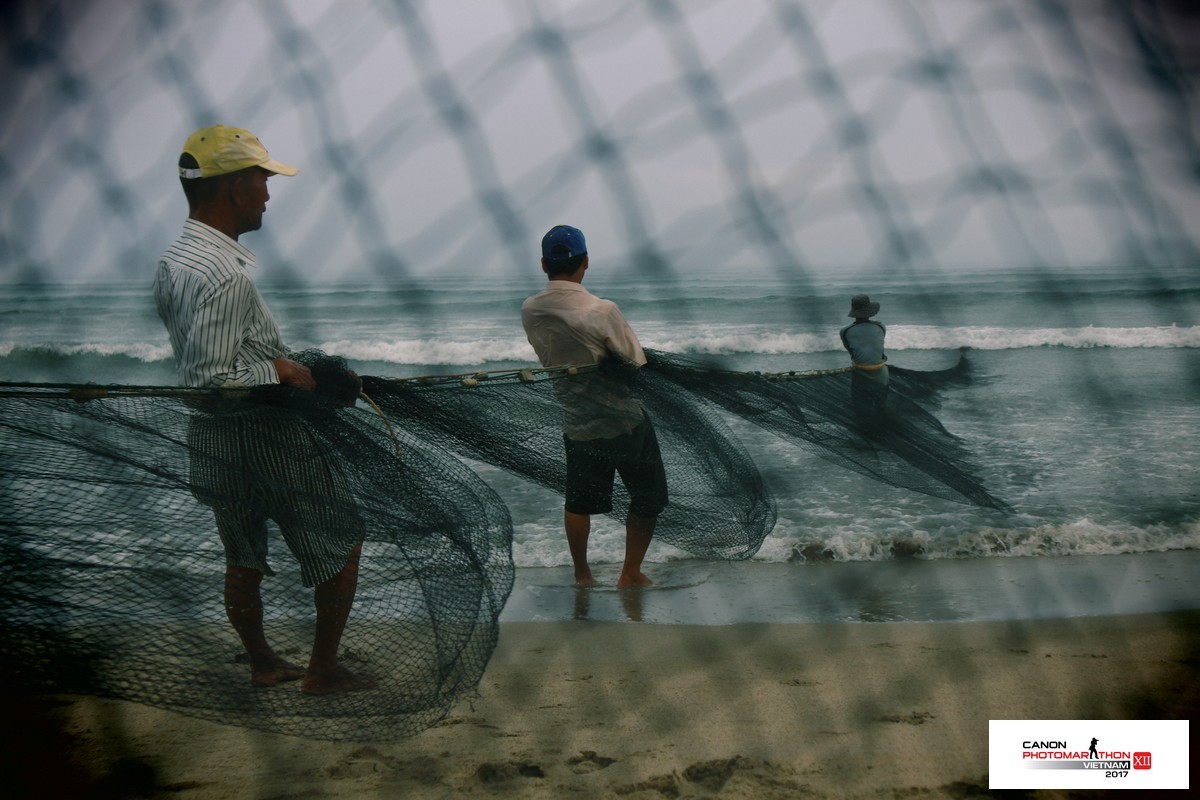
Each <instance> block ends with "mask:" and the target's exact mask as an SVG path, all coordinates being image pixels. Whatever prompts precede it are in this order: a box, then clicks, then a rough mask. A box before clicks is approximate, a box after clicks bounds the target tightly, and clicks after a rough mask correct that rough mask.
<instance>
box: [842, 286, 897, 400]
mask: <svg viewBox="0 0 1200 800" xmlns="http://www.w3.org/2000/svg"><path fill="white" fill-rule="evenodd" d="M878 313H879V303H874V302H872V301H871V298H870V297H868V296H867V295H865V294H856V295H854V297H852V298H850V313H849V314H848V315H847V316H850V317H853V318H854V322H852V323H850V324H849V325H847V326H846V327H844V328H842V329H841V331H840V332H839V333H840V336H841V339H842V346H843V347H845V348H846V350H847V351H849V353H850V362H851V364H853V366H854V370H853V374H852V375H851V397H852V399H853V402H854V408H855V411H856V412H857V413H858V414H859V415H860V417H863V416H864V415H866V416H867V417H871V416H877V415H878V414H879V413H881V412H882V411H883V406H884V403H885V402H886V400H887V385H888V367H887V354H886V353H884V351H883V340H884V337H885V336H886V335H887V328H886V327H884V325H883V323H882V322H879V321H878V320H874V319H871V317H873V316H875V315H876V314H878Z"/></svg>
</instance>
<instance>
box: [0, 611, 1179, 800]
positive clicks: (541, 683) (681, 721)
mask: <svg viewBox="0 0 1200 800" xmlns="http://www.w3.org/2000/svg"><path fill="white" fill-rule="evenodd" d="M1198 665H1200V612H1193V611H1188V612H1174V613H1162V614H1139V615H1126V616H1106V617H1083V618H1067V619H1048V620H1038V621H1004V622H1000V621H984V622H932V623H930V622H922V623H915V622H902V623H883V624H880V623H827V624H824V623H822V624H736V625H721V626H699V625H656V624H639V623H633V622H607V621H594V620H571V621H556V622H506V623H504V624H503V625H502V632H501V636H500V643H499V646H498V648H497V650H496V652H495V654H494V656H493V658H492V660H491V661H490V663H489V665H488V668H487V671H486V673H485V674H484V677H483V680H482V681H481V684H480V686H479V691H478V694H477V696H475V697H472V698H468V699H466V700H464V701H463V702H461V703H460V704H459V705H458V706H457V707H455V708H454V709H453V710H452V712H451V713H450V715H449V716H448V717H447V718H446V719H445V720H444V721H442V722H441V723H440V724H438V725H436V726H435V727H433V728H431V729H429V730H427V731H425V732H424V733H421V734H419V735H417V736H414V737H412V738H410V739H407V740H403V741H400V742H393V743H386V744H382V743H375V744H372V743H329V742H323V741H316V740H308V739H301V738H295V737H287V736H279V735H273V734H268V733H261V732H255V731H249V730H245V729H241V728H234V727H228V726H222V725H217V724H213V723H210V722H205V721H200V720H195V719H192V718H189V717H185V716H181V715H179V714H176V713H172V712H167V711H162V710H159V709H155V708H151V707H147V706H143V705H138V704H133V703H125V702H117V701H111V700H101V699H96V698H89V697H74V696H56V697H44V698H33V699H30V698H21V699H19V700H18V701H17V702H16V703H15V705H17V708H16V709H14V711H15V712H16V713H18V714H22V715H23V716H25V718H27V719H31V720H32V722H33V725H32V727H31V728H29V729H28V731H27V734H25V735H22V736H21V737H20V738H19V740H18V741H17V742H15V743H13V744H12V745H10V746H9V748H8V749H7V751H6V753H5V758H4V762H5V766H4V771H5V772H6V773H8V776H7V777H6V779H5V785H6V787H8V790H6V792H5V793H6V795H7V796H9V797H56V798H57V797H132V796H137V797H161V798H166V797H172V798H188V799H189V800H192V799H193V798H194V799H195V800H215V798H247V797H255V798H285V797H289V798H290V797H296V798H299V797H304V798H326V797H330V798H333V797H346V798H350V797H356V798H363V797H371V798H374V797H379V798H384V797H387V798H392V797H405V798H410V797H413V798H451V797H464V796H465V797H514V798H516V797H520V798H561V797H579V798H592V797H595V798H605V797H624V798H663V797H668V798H674V797H697V798H702V797H722V798H792V797H797V798H799V797H880V796H888V797H891V796H895V793H896V792H900V793H902V794H903V795H904V796H911V797H921V796H953V797H966V796H973V795H976V794H983V793H985V792H986V787H987V768H988V767H987V763H988V750H987V743H988V727H987V725H988V720H989V719H1077V718H1093V719H1139V718H1140V719H1172V718H1183V719H1187V718H1190V717H1194V716H1195V713H1196V711H1197V710H1198V708H1200V682H1198V681H1197V680H1196V677H1197V668H1198ZM280 690H286V689H280ZM8 702H10V703H11V702H13V701H12V700H11V698H10V700H9V701H8ZM10 718H11V717H10ZM13 789H15V790H16V791H15V793H14V792H13V791H12V790H13Z"/></svg>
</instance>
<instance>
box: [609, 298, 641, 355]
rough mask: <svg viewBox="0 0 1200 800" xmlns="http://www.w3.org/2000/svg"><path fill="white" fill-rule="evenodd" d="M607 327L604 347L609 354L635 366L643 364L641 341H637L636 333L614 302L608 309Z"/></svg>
mask: <svg viewBox="0 0 1200 800" xmlns="http://www.w3.org/2000/svg"><path fill="white" fill-rule="evenodd" d="M607 327H608V331H607V335H606V336H605V338H604V347H605V349H606V350H608V352H609V354H610V355H613V356H616V358H617V359H619V360H621V361H624V362H627V363H628V364H629V365H631V366H633V367H635V368H636V367H642V366H644V365H645V363H646V353H645V351H643V350H642V343H641V342H639V341H638V338H637V334H635V333H634V332H633V328H631V327H629V323H628V322H626V321H625V317H623V316H622V315H621V311H620V309H618V308H617V305H616V303H613V304H612V305H611V308H610V310H609V318H608V325H607Z"/></svg>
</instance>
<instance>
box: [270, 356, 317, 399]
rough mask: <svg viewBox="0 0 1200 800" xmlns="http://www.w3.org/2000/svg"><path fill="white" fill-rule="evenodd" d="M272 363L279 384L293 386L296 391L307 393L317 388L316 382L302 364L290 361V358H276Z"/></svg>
mask: <svg viewBox="0 0 1200 800" xmlns="http://www.w3.org/2000/svg"><path fill="white" fill-rule="evenodd" d="M273 363H274V364H275V371H276V372H278V373H279V382H280V383H283V384H287V385H288V386H295V387H296V388H297V389H304V390H305V391H307V392H311V391H312V390H313V389H316V388H317V382H316V381H315V380H313V376H312V372H310V371H309V369H308V367H306V366H304V365H303V364H299V363H297V362H295V361H292V360H291V359H290V358H276V359H274V360H273Z"/></svg>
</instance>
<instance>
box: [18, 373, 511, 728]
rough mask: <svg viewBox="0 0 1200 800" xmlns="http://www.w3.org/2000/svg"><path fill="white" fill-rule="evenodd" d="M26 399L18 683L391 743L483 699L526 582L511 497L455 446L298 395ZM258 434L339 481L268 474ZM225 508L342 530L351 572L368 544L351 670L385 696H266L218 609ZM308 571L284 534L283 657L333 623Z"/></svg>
mask: <svg viewBox="0 0 1200 800" xmlns="http://www.w3.org/2000/svg"><path fill="white" fill-rule="evenodd" d="M23 394H24V395H25V396H23V397H20V398H14V397H9V398H7V399H6V400H5V401H4V405H5V414H4V421H3V422H2V423H0V456H2V457H3V459H4V463H5V469H4V471H3V473H2V477H0V494H2V495H3V502H0V508H2V509H3V510H0V532H2V534H3V537H2V540H0V547H2V548H3V559H2V561H0V564H2V567H0V574H2V581H0V582H2V583H3V588H0V620H2V626H3V630H2V634H0V661H2V662H3V663H2V668H3V669H4V671H5V673H6V674H9V675H11V676H13V678H14V680H15V682H16V685H19V686H23V687H26V688H35V689H54V690H57V691H66V692H76V693H84V694H96V695H100V696H108V697H118V698H124V699H130V700H134V701H138V702H142V703H146V704H150V705H156V706H161V707H164V708H170V709H174V710H176V711H180V712H183V713H187V714H190V715H194V716H198V717H202V718H205V719H211V720H219V721H221V722H225V723H229V724H236V725H243V726H247V727H254V728H263V729H267V730H273V731H276V732H280V733H287V734H291V735H298V736H306V737H312V738H324V739H378V740H388V739H394V738H397V737H399V736H404V735H408V734H411V733H414V732H416V731H418V730H422V729H424V728H425V727H427V726H428V725H429V724H431V723H432V722H434V721H436V720H438V719H440V718H441V717H442V716H443V715H444V714H445V713H446V712H447V711H448V710H449V708H450V707H451V706H452V705H453V704H454V703H455V702H457V701H458V700H459V699H460V698H461V697H462V695H463V694H464V693H465V692H468V691H471V690H473V689H474V688H475V686H476V685H477V684H478V681H479V678H480V676H481V674H482V672H483V669H484V666H485V665H486V663H487V660H488V658H489V657H490V655H491V652H492V649H493V647H494V646H495V642H496V636H497V624H496V621H497V617H498V615H499V613H500V610H501V608H502V607H503V605H504V601H505V600H506V599H507V597H508V592H509V590H510V589H511V586H512V580H513V565H512V552H511V537H512V526H511V523H510V521H509V516H508V511H507V509H506V508H505V506H504V504H503V503H502V502H501V501H500V500H499V498H498V497H497V496H496V494H495V493H494V492H493V491H492V490H491V489H490V488H489V487H487V485H485V484H484V483H483V481H482V480H480V479H479V478H478V477H476V475H475V474H474V473H473V472H471V471H470V470H468V469H466V468H465V467H464V466H463V465H462V464H461V463H460V462H458V461H456V460H455V459H453V458H451V457H448V456H447V455H446V454H444V453H443V452H442V451H441V450H440V449H438V448H436V447H432V446H430V444H429V443H427V442H424V441H422V440H421V439H420V438H417V437H413V436H412V435H410V434H409V433H407V432H405V431H404V430H402V429H392V430H388V429H387V427H386V426H384V425H383V424H381V422H380V419H379V417H378V416H377V415H375V414H373V413H362V412H359V411H356V410H352V409H349V408H346V407H344V406H343V405H342V404H341V402H340V401H339V402H336V403H335V402H332V401H326V400H324V399H322V398H320V397H317V398H314V397H312V396H311V395H310V396H305V395H304V393H298V392H295V391H293V390H289V389H286V388H284V387H280V386H274V387H262V388H260V389H256V390H254V391H252V392H243V393H241V394H240V396H239V395H238V393H234V396H232V397H231V396H229V394H228V393H227V394H226V396H225V397H221V396H220V395H214V393H213V392H205V391H203V390H199V391H193V392H189V391H188V390H177V391H175V392H171V390H165V391H164V390H158V392H157V393H156V392H155V390H133V391H131V393H130V394H129V395H128V396H119V395H120V392H119V391H117V390H115V389H114V390H112V391H111V392H107V394H109V396H106V397H103V398H100V397H94V399H84V398H86V397H87V396H88V395H87V394H86V393H83V394H81V393H79V392H76V397H77V398H79V399H71V398H70V397H68V396H64V395H65V394H66V393H64V392H62V391H56V390H53V389H47V388H33V387H31V388H29V389H28V391H26V392H24V393H23ZM94 394H95V393H94V392H93V395H94ZM114 394H115V395H117V396H113V395H114ZM156 394H157V396H156ZM39 395H40V396H39ZM173 395H174V396H173ZM199 429H204V433H205V434H206V435H198V433H199V432H200V431H199ZM239 439H244V440H248V441H250V442H252V444H253V449H254V450H256V451H277V452H278V453H279V454H280V455H282V456H283V457H284V458H285V459H286V460H288V461H289V462H293V463H294V462H296V461H299V462H301V463H302V464H318V463H319V464H323V465H324V467H323V468H324V469H327V470H329V471H330V472H331V473H332V474H334V475H335V476H337V480H336V482H335V484H334V486H333V487H332V488H329V487H327V485H326V484H325V483H323V482H322V481H321V480H319V479H316V478H314V477H313V475H312V473H311V471H308V470H303V469H302V470H300V471H299V472H296V471H293V470H289V471H285V472H278V471H276V470H274V469H271V468H268V467H263V466H257V465H256V464H254V463H252V462H251V463H248V462H246V461H245V459H244V458H243V455H242V454H241V453H240V452H239V450H238V448H237V447H236V444H235V443H236V441H237V440H239ZM189 442H190V443H191V444H189ZM212 474H224V475H227V476H231V477H232V478H233V480H232V481H229V482H225V483H220V482H214V481H212V480H210V479H209V478H208V476H210V475H212ZM221 505H234V506H237V507H239V508H253V509H255V510H257V511H259V512H261V513H262V514H269V515H273V516H278V513H279V509H280V508H284V509H287V512H288V522H289V523H290V524H291V525H295V526H299V527H305V526H309V527H312V528H314V529H316V530H320V531H325V532H328V533H329V536H330V538H331V539H333V540H334V542H335V548H334V549H335V553H334V556H335V557H336V556H339V555H340V558H341V559H343V560H344V559H345V557H346V549H347V548H349V547H352V546H353V545H354V543H355V541H356V540H357V539H358V538H360V537H361V538H362V539H363V540H364V544H363V557H362V559H361V565H360V573H359V582H358V594H357V597H356V598H355V604H354V608H353V611H352V613H351V621H350V624H349V626H348V629H347V632H346V635H345V637H344V638H343V640H342V660H343V662H345V663H346V664H347V665H348V666H351V667H352V668H355V669H357V670H361V671H363V672H366V673H367V674H369V675H371V676H372V677H373V678H374V680H375V682H376V687H375V689H373V690H371V691H368V692H359V693H344V694H339V695H329V696H320V697H312V696H306V695H303V694H301V693H300V692H299V691H297V690H296V689H295V684H285V685H282V686H278V687H270V688H255V687H253V686H252V685H251V683H250V681H249V680H248V679H247V676H248V674H249V668H248V666H247V664H246V662H245V655H244V651H243V649H242V645H241V643H240V642H239V641H238V639H237V637H236V635H235V633H234V631H233V629H232V628H231V626H230V625H229V623H228V622H227V621H226V619H225V616H224V613H223V610H222V608H221V603H220V597H221V594H222V587H223V576H224V572H225V556H224V552H223V550H222V547H221V543H220V541H219V540H218V538H217V537H216V536H215V535H214V533H213V510H212V507H215V506H221ZM331 514H332V515H333V516H334V517H335V518H334V519H333V520H332V521H331V520H330V518H329V516H330V515H331ZM295 561H296V559H295V557H294V556H293V555H292V554H291V552H290V549H289V548H288V547H287V546H285V544H284V542H283V541H280V540H279V531H278V529H276V528H272V532H271V542H270V562H271V563H272V564H274V565H275V568H276V569H277V571H278V573H279V575H278V576H277V577H275V578H268V579H267V580H266V581H265V584H266V585H265V586H264V591H263V602H264V619H265V624H266V627H267V630H268V634H269V638H270V640H271V643H272V645H273V646H274V648H275V650H276V651H277V652H278V653H279V654H280V655H283V656H284V657H286V658H289V659H291V660H294V661H296V662H298V663H301V664H302V663H304V661H305V660H307V657H308V652H309V650H310V649H311V647H312V642H313V627H314V624H315V612H314V610H313V593H312V590H311V589H306V588H304V586H302V582H301V581H300V580H299V578H298V577H297V576H296V573H297V572H299V568H300V566H301V565H298V564H296V563H295ZM335 564H336V567H340V566H341V563H337V562H336V559H335ZM321 579H322V576H320V575H317V576H315V578H314V580H316V581H320V580H321ZM134 621H136V623H137V624H131V623H133V622H134Z"/></svg>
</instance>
